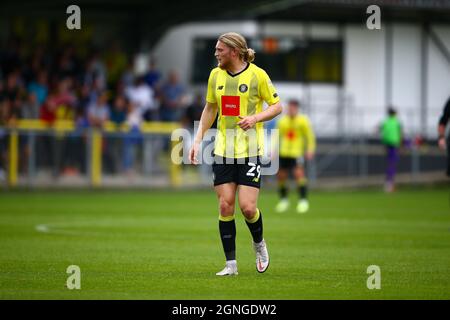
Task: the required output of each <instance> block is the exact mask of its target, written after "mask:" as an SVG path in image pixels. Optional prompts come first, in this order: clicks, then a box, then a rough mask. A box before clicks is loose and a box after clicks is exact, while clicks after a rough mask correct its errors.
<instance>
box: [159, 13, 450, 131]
mask: <svg viewBox="0 0 450 320" xmlns="http://www.w3.org/2000/svg"><path fill="white" fill-rule="evenodd" d="M391 27H392V32H393V34H392V45H393V47H392V64H391V65H392V70H391V72H392V82H391V83H392V88H391V101H390V102H391V103H392V104H393V105H394V106H395V107H396V108H397V110H398V112H399V116H400V119H401V120H402V122H403V123H404V126H405V131H406V133H409V134H411V135H412V134H417V133H419V131H420V128H421V122H422V119H421V118H420V109H421V32H422V31H421V28H420V26H419V25H415V24H402V23H394V24H393V25H392V26H391ZM432 28H433V30H434V31H435V32H436V34H438V36H439V37H440V38H441V39H442V41H444V43H445V45H446V46H447V48H448V50H450V26H447V25H436V26H432ZM230 30H233V31H236V32H240V33H242V34H243V35H244V36H247V37H250V36H257V35H258V36H259V35H273V36H283V35H286V36H298V37H299V38H303V37H305V36H306V34H308V35H310V36H311V37H312V38H313V39H339V38H340V34H339V29H338V25H337V24H325V23H313V24H305V23H280V22H276V23H275V22H270V23H265V24H263V25H258V24H257V23H256V22H254V21H244V22H241V21H234V22H223V23H189V24H184V25H181V26H178V27H176V28H174V29H172V30H170V31H169V32H168V33H167V34H166V35H165V36H164V37H163V38H162V39H161V41H160V42H159V43H158V44H157V46H156V47H155V50H154V52H153V54H154V55H155V57H156V59H157V64H158V67H159V68H160V70H161V71H162V72H163V74H167V73H168V72H169V71H170V70H172V69H176V70H178V71H179V72H180V75H181V80H182V81H183V82H185V83H189V79H190V74H191V70H192V68H195V66H193V65H192V62H193V57H192V39H193V38H195V37H202V36H210V37H217V36H218V35H220V34H221V33H224V32H228V31H230ZM386 30H387V28H386V26H385V25H382V29H381V30H368V29H367V28H366V26H365V24H361V25H356V24H348V25H344V27H343V31H342V37H343V41H344V62H343V68H344V69H343V72H344V85H343V87H342V92H341V95H342V98H343V102H342V103H343V104H344V106H345V108H346V110H347V112H346V117H345V120H344V124H345V125H346V127H347V128H350V129H352V130H351V131H352V132H353V133H364V134H370V135H376V134H377V126H378V125H379V123H380V122H381V121H382V119H383V118H384V117H385V110H386V103H389V101H387V98H388V97H387V92H386ZM211 54H213V52H211ZM428 55H429V67H428V99H427V104H428V110H429V113H428V119H427V134H428V135H429V136H430V137H433V136H434V135H435V131H436V123H437V119H438V117H439V113H440V109H442V107H443V104H444V103H445V101H446V99H447V97H448V96H449V95H450V65H449V64H448V63H447V61H446V60H445V58H444V57H443V56H442V54H441V53H440V52H439V51H438V50H437V48H436V46H435V45H434V44H433V43H432V42H431V40H430V41H429V48H428ZM256 62H257V61H256ZM275 85H276V87H277V90H278V91H279V95H280V97H282V100H283V102H285V101H287V100H288V99H290V98H293V97H295V98H299V99H301V100H303V101H309V105H308V106H307V111H308V112H310V113H311V117H312V121H313V124H314V126H315V127H316V130H317V133H318V135H319V136H320V135H322V136H335V135H337V132H338V131H337V129H338V128H337V123H338V122H337V119H336V118H337V109H336V108H337V106H338V105H339V101H338V97H339V89H340V88H339V86H336V85H323V84H314V85H305V84H300V83H282V82H279V83H275ZM205 86H206V83H205ZM205 86H201V89H204V88H205Z"/></svg>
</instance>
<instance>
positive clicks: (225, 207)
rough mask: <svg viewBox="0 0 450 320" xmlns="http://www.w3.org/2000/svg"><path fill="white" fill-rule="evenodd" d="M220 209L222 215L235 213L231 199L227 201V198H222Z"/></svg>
mask: <svg viewBox="0 0 450 320" xmlns="http://www.w3.org/2000/svg"><path fill="white" fill-rule="evenodd" d="M219 210H220V215H221V216H223V217H227V216H231V215H233V214H234V204H233V203H231V202H230V201H226V200H225V199H220V202H219Z"/></svg>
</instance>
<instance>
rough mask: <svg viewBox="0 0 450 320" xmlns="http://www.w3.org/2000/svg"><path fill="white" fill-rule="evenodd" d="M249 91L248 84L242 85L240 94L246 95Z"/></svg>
mask: <svg viewBox="0 0 450 320" xmlns="http://www.w3.org/2000/svg"><path fill="white" fill-rule="evenodd" d="M247 90H248V86H247V85H246V84H241V85H240V86H239V91H240V92H242V93H244V92H246V91H247Z"/></svg>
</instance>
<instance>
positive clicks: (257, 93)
mask: <svg viewBox="0 0 450 320" xmlns="http://www.w3.org/2000/svg"><path fill="white" fill-rule="evenodd" d="M279 100H280V98H279V97H278V94H277V92H276V90H275V87H274V86H273V84H272V82H271V81H270V78H269V76H268V75H267V73H266V72H265V71H264V70H263V69H261V68H259V67H257V66H256V65H254V64H252V63H249V64H248V65H247V67H246V68H245V69H244V70H243V71H241V72H239V73H237V74H235V75H232V74H230V73H229V72H227V71H226V70H222V69H220V68H218V67H217V68H215V69H213V70H212V71H211V74H210V76H209V80H208V91H207V95H206V101H207V102H209V103H216V104H217V106H218V112H219V116H218V119H217V129H218V130H217V135H216V141H215V147H214V153H215V154H216V155H219V156H222V157H226V158H245V157H254V156H257V155H262V154H263V153H264V132H263V123H261V122H259V123H257V124H256V125H255V129H250V130H247V131H244V130H242V129H241V128H240V127H239V126H238V125H237V123H238V122H239V121H240V119H239V118H238V116H239V115H240V116H243V117H244V116H250V115H254V114H257V113H259V112H261V111H262V110H263V102H266V103H267V104H268V105H269V106H271V105H273V104H275V103H277V102H278V101H279Z"/></svg>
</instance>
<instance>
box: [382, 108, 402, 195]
mask: <svg viewBox="0 0 450 320" xmlns="http://www.w3.org/2000/svg"><path fill="white" fill-rule="evenodd" d="M380 133H381V142H382V143H383V144H384V145H385V146H386V185H385V190H386V191H387V192H393V191H394V190H395V173H396V171H397V162H398V149H399V147H400V146H401V144H402V126H401V124H400V121H399V120H398V118H397V112H396V111H395V109H394V108H392V107H390V108H389V109H388V117H387V118H386V119H385V120H384V121H383V123H382V124H381V128H380Z"/></svg>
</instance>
